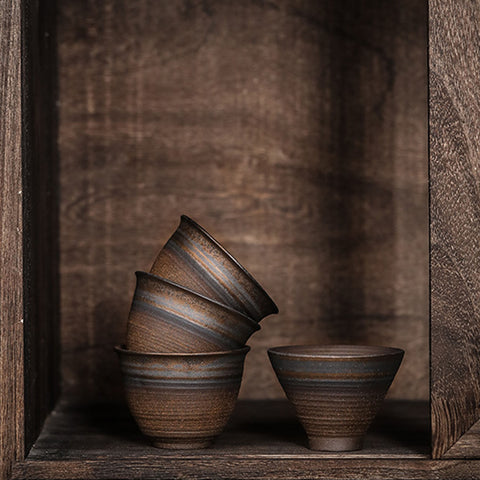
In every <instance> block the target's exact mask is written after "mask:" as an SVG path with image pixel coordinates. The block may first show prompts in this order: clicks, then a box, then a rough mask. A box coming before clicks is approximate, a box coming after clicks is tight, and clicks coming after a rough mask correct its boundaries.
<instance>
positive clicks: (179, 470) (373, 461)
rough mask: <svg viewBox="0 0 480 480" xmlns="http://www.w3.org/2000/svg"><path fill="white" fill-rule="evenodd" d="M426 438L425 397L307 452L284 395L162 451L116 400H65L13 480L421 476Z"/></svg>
mask: <svg viewBox="0 0 480 480" xmlns="http://www.w3.org/2000/svg"><path fill="white" fill-rule="evenodd" d="M429 438H430V432H429V409H428V404H427V403H426V402H399V401H387V402H386V403H385V408H384V409H383V411H382V412H381V413H380V414H379V416H378V418H377V421H376V422H375V424H374V425H373V426H372V428H371V431H370V432H369V434H368V435H367V438H366V441H365V448H364V449H363V450H360V451H358V452H346V453H338V454H335V453H325V452H314V451H311V450H309V449H308V448H307V447H306V436H305V434H304V432H303V430H302V428H301V427H300V425H299V424H298V422H297V421H296V419H295V416H294V414H293V411H292V409H291V407H290V405H289V404H288V403H287V402H286V401H239V402H238V405H237V408H236V410H235V412H234V415H233V416H232V419H231V421H230V423H229V425H228V426H227V428H226V430H225V432H224V433H223V434H222V435H221V436H220V437H219V438H218V440H217V441H216V443H215V445H214V446H213V447H211V448H208V449H205V450H196V451H168V450H160V449H156V448H154V447H152V446H150V445H149V444H148V442H147V441H146V440H145V438H144V437H143V436H142V435H141V434H140V432H139V431H138V429H137V427H136V426H135V423H134V422H133V420H132V418H131V417H130V415H129V413H128V410H127V408H126V407H125V405H123V404H115V405H113V404H86V405H85V404H83V405H77V404H75V403H73V402H70V401H68V400H65V399H64V400H62V401H61V402H60V403H59V404H58V405H57V407H56V408H55V410H54V411H53V412H52V414H51V415H50V417H49V419H48V420H47V422H46V424H45V426H44V429H43V431H42V434H41V435H40V437H39V438H38V440H37V441H36V442H35V444H34V446H33V448H32V450H31V451H30V453H29V455H28V457H27V458H26V460H25V461H24V462H21V463H18V464H17V465H16V467H15V470H14V478H36V479H42V478H58V479H60V478H162V477H163V478H167V477H168V478H172V477H178V476H180V477H182V478H216V477H221V478H310V477H311V476H315V477H316V478H323V477H322V476H319V475H325V476H326V477H325V478H327V477H329V476H330V477H331V476H337V475H339V474H340V475H343V474H344V473H345V474H346V473H348V472H349V473H348V475H349V476H350V475H353V477H355V475H357V476H358V475H367V473H366V471H367V470H368V471H370V473H371V474H373V472H374V471H375V472H377V474H379V475H380V473H378V472H381V475H383V478H387V477H390V478H397V477H398V478H403V477H404V476H405V472H406V471H408V475H409V478H410V477H411V478H416V477H417V473H418V472H420V473H418V475H419V476H418V478H425V471H426V469H427V470H431V469H432V468H433V469H435V468H437V467H438V464H437V463H435V462H432V461H430V460H428V459H429ZM432 471H433V470H432ZM362 472H363V473H362ZM395 472H396V473H395ZM370 473H369V474H368V475H370ZM372 478H373V477H372ZM432 478H433V477H432Z"/></svg>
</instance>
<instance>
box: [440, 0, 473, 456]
mask: <svg viewBox="0 0 480 480" xmlns="http://www.w3.org/2000/svg"><path fill="white" fill-rule="evenodd" d="M479 11H480V2H478V1H474V2H456V1H454V0H448V1H440V0H434V1H432V2H431V5H430V152H431V157H430V191H431V194H430V195H431V198H430V202H431V207H430V216H431V284H432V287H431V335H432V342H431V398H432V403H431V405H432V436H433V441H432V443H433V455H434V457H438V456H440V455H442V453H444V452H445V451H446V450H447V449H448V448H449V447H450V446H451V445H452V444H453V443H454V442H455V441H456V440H457V439H458V438H459V437H460V436H461V435H462V434H463V433H464V432H465V431H467V430H468V429H469V428H470V426H471V425H472V424H473V423H474V422H475V421H476V420H477V419H478V418H479V416H480V360H479V359H480V303H479V298H480V276H479V272H480V242H479V238H480V192H479V185H480V99H479V96H478V91H479V89H480V59H479V57H478V50H479V48H480V28H479V25H480V24H479V22H478V13H479ZM460 25H461V27H459V26H460Z"/></svg>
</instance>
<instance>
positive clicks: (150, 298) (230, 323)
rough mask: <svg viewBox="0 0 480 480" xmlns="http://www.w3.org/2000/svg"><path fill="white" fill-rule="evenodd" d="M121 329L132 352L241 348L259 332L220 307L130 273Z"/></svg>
mask: <svg viewBox="0 0 480 480" xmlns="http://www.w3.org/2000/svg"><path fill="white" fill-rule="evenodd" d="M136 275H137V287H136V290H135V294H134V297H133V302H132V306H131V309H130V314H129V317H128V324H127V348H128V349H129V350H133V351H135V352H218V351H226V350H234V349H238V348H241V347H243V346H244V345H245V342H246V341H247V340H248V338H249V337H250V336H251V335H252V334H253V333H254V332H255V331H257V330H259V329H260V326H259V325H258V323H257V322H255V321H254V320H252V319H251V318H248V317H247V316H245V315H243V314H242V313H240V312H237V311H235V310H233V309H231V308H229V307H227V306H225V305H221V304H219V303H218V302H215V301H213V300H210V299H208V298H206V297H203V296H202V295H199V294H197V293H195V292H192V291H191V290H188V289H186V288H184V287H183V286H181V285H177V284H175V283H173V282H170V281H168V280H165V279H164V278H160V277H157V276H155V275H152V274H150V273H145V272H136Z"/></svg>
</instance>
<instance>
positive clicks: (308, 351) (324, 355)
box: [268, 344, 405, 361]
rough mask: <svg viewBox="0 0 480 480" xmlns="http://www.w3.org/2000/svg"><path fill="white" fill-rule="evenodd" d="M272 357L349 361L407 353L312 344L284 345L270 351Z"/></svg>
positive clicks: (378, 348) (374, 348) (359, 346)
mask: <svg viewBox="0 0 480 480" xmlns="http://www.w3.org/2000/svg"><path fill="white" fill-rule="evenodd" d="M268 353H269V354H271V355H278V356H283V357H289V358H302V359H312V360H330V361H348V360H356V359H374V358H381V357H389V356H397V355H402V356H403V354H404V353H405V351H404V350H402V349H401V348H396V347H385V346H382V345H355V344H350V345H349V344H325V345H322V344H311V345H283V346H278V347H272V348H269V349H268Z"/></svg>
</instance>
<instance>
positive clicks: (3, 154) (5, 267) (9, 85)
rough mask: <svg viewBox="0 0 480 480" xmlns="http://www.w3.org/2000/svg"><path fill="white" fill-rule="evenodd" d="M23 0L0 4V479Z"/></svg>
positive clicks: (9, 444)
mask: <svg viewBox="0 0 480 480" xmlns="http://www.w3.org/2000/svg"><path fill="white" fill-rule="evenodd" d="M21 7H22V2H21V1H20V0H15V1H11V2H2V3H1V4H0V52H2V53H1V55H0V246H1V249H0V379H1V381H0V478H1V479H6V478H9V477H10V472H11V468H12V463H13V462H14V461H15V460H19V459H21V458H22V456H23V262H22V258H23V256H22V249H23V232H22V227H23V225H22V86H21V85H22V84H21V80H22V8H21Z"/></svg>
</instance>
